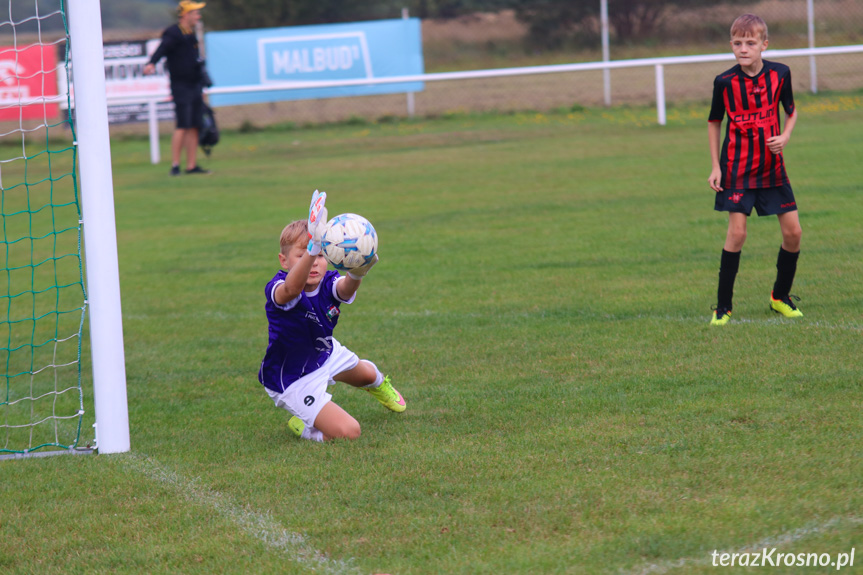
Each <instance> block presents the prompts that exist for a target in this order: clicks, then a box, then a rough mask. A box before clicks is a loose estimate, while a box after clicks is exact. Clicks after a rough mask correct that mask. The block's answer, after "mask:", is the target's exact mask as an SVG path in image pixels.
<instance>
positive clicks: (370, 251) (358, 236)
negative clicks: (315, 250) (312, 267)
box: [321, 214, 378, 271]
mask: <svg viewBox="0 0 863 575" xmlns="http://www.w3.org/2000/svg"><path fill="white" fill-rule="evenodd" d="M377 252H378V234H377V232H375V228H374V227H373V226H372V224H371V222H369V221H368V220H367V219H365V218H364V217H362V216H359V215H357V214H341V215H338V216H336V217H334V218H333V219H331V220H330V221H328V222H327V225H326V227H325V228H324V233H323V235H322V236H321V253H323V254H324V257H325V258H327V261H328V262H330V263H331V264H332V265H333V267H334V268H336V269H337V270H341V271H350V270H352V269H355V268H358V267H360V266H362V265H365V264H367V263H368V262H369V261H370V260H371V259H372V258H373V257H374V256H375V254H376V253H377Z"/></svg>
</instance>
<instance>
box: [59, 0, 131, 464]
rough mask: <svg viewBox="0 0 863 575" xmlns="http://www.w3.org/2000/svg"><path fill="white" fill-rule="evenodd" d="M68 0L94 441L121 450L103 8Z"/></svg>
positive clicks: (124, 427) (122, 408) (103, 449)
mask: <svg viewBox="0 0 863 575" xmlns="http://www.w3.org/2000/svg"><path fill="white" fill-rule="evenodd" d="M68 2H69V4H68V6H69V37H70V40H71V43H72V50H71V55H72V67H73V72H72V78H73V79H72V82H73V85H74V99H75V107H74V110H75V127H76V136H77V144H78V156H79V162H78V164H79V171H80V176H81V177H80V181H81V210H82V215H83V220H84V254H85V261H86V268H85V269H86V278H87V291H88V294H89V295H88V303H89V308H90V341H91V349H92V358H93V394H94V402H95V411H96V445H97V448H98V450H99V453H121V452H126V451H129V450H130V440H129V409H128V403H127V397H126V359H125V353H124V348H123V321H122V313H121V305H120V273H119V266H118V263H117V233H116V227H115V218H114V184H113V179H112V172H111V145H110V135H109V131H108V103H107V98H106V95H105V63H104V57H103V52H102V15H101V10H100V2H99V0H68Z"/></svg>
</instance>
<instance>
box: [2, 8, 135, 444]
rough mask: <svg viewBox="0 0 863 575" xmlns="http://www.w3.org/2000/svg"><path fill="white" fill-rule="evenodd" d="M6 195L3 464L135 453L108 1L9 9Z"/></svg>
mask: <svg viewBox="0 0 863 575" xmlns="http://www.w3.org/2000/svg"><path fill="white" fill-rule="evenodd" d="M46 7H47V9H46ZM55 62H56V64H55ZM73 64H74V66H73ZM58 78H59V79H60V85H59V86H58V82H57V79H58ZM58 94H59V95H58ZM58 104H59V108H66V109H67V110H68V114H64V113H61V112H60V110H59V108H58ZM0 191H2V199H0V212H2V222H0V224H2V226H0V228H2V229H0V233H2V238H0V264H2V265H0V364H2V365H3V366H4V367H5V373H3V374H0V377H2V378H3V379H2V380H0V385H2V388H0V459H10V458H19V457H42V456H46V455H53V454H56V453H87V452H92V451H93V448H95V449H96V450H98V452H99V453H106V454H107V453H121V452H125V451H129V450H130V440H129V417H128V406H127V395H126V370H125V353H124V345H123V327H122V315H121V303H120V283H119V266H118V262H117V239H116V227H115V218H114V189H113V181H112V172H111V149H110V139H109V131H108V115H107V101H106V92H105V75H104V58H103V51H102V25H101V11H100V2H99V1H98V0H48V1H47V2H46V1H43V0H27V1H23V0H21V1H17V0H16V1H15V2H10V3H8V4H7V5H6V7H5V8H4V7H3V6H2V5H0ZM82 240H83V241H82ZM82 246H83V254H82ZM85 286H86V287H85ZM88 319H89V322H88V321H87V320H88ZM88 330H89V337H90V352H91V353H90V356H91V362H92V386H93V387H92V390H91V389H90V388H89V386H87V385H82V379H89V378H82V347H83V346H82V344H83V338H84V337H85V335H86V333H87V331H88ZM85 390H86V393H85ZM85 396H86V398H87V400H86V401H85ZM91 397H92V402H91V401H90V398H91ZM91 411H92V413H90V412H91ZM85 415H86V419H85ZM93 421H95V424H94V425H93V427H94V433H95V436H94V437H93V440H92V441H91V440H90V438H89V437H87V438H82V426H83V424H84V423H85V422H86V423H88V424H89V423H90V422H93ZM58 448H59V451H58V450H57V449H58ZM51 449H54V450H53V451H50V450H51Z"/></svg>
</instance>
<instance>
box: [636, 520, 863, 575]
mask: <svg viewBox="0 0 863 575" xmlns="http://www.w3.org/2000/svg"><path fill="white" fill-rule="evenodd" d="M844 523H850V524H853V525H859V524H861V523H863V518H859V517H834V518H833V519H830V520H829V521H825V522H824V523H821V524H818V525H809V526H807V527H801V528H799V529H794V530H793V531H787V532H785V533H780V534H779V535H771V536H768V537H765V538H764V539H762V540H760V541H756V542H755V543H752V544H750V545H746V546H744V547H741V548H739V549H736V550H733V551H729V550H717V552H718V553H719V554H720V555H721V554H722V553H758V552H761V551H762V550H763V549H765V548H766V549H771V548H774V547H783V546H785V545H789V544H791V543H796V542H797V541H800V540H803V539H806V538H808V537H810V536H812V535H820V534H822V533H827V532H830V531H833V530H834V529H835V528H837V527H838V526H839V525H841V524H844ZM811 552H814V550H813V551H811ZM711 553H712V551H711V552H705V554H704V556H699V557H683V558H681V559H675V560H668V561H659V562H656V563H647V564H645V565H642V566H640V567H636V568H635V569H633V570H631V571H622V572H621V573H622V574H623V575H650V574H653V573H658V574H662V573H668V572H669V571H674V570H676V569H685V568H687V567H690V568H691V567H707V566H711V565H713V558H712V556H711ZM834 555H835V554H834Z"/></svg>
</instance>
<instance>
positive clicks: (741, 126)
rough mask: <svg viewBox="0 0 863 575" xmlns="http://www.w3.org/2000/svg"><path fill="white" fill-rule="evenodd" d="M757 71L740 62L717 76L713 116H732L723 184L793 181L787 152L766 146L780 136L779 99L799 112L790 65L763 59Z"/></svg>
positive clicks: (713, 118) (787, 109)
mask: <svg viewBox="0 0 863 575" xmlns="http://www.w3.org/2000/svg"><path fill="white" fill-rule="evenodd" d="M763 63H764V67H763V68H762V69H761V72H759V73H758V75H756V76H747V75H746V74H745V73H744V72H743V70H742V69H741V68H740V64H738V65H736V66H734V67H733V68H731V69H729V70H726V71H725V72H723V73H722V74H720V75H718V76H717V77H716V79H715V80H714V81H713V104H712V105H711V107H710V117H709V118H708V121H710V122H722V119H723V118H724V117H725V116H726V114H727V116H728V124H727V125H726V127H725V142H724V143H723V144H722V156H721V158H720V165H721V166H722V183H721V185H722V187H723V188H725V189H727V190H728V189H730V190H742V189H746V188H770V187H775V186H781V185H783V184H786V183H789V182H788V175H787V174H786V173H785V161H784V160H783V159H782V154H781V153H780V154H774V153H773V152H771V151H770V150H769V149H768V148H767V140H768V138H772V137H773V136H778V135H779V134H780V133H781V131H780V124H779V103H780V102H781V103H782V107H783V108H784V109H785V113H786V114H788V115H789V116H791V115H793V114H794V94H793V92H792V90H791V70H790V69H789V68H788V66H786V65H785V64H779V63H778V62H769V61H767V60H763Z"/></svg>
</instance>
